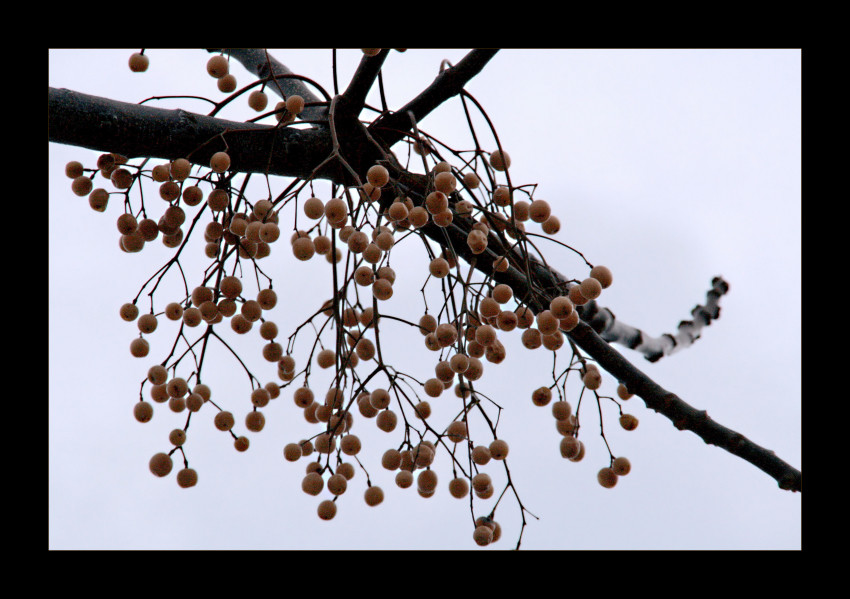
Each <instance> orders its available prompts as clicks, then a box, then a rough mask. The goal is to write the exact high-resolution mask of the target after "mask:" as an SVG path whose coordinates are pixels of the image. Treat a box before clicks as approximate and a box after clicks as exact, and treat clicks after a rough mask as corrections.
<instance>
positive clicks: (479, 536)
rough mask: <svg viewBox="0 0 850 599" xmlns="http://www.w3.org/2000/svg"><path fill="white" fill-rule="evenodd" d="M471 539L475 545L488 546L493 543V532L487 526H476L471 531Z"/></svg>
mask: <svg viewBox="0 0 850 599" xmlns="http://www.w3.org/2000/svg"><path fill="white" fill-rule="evenodd" d="M472 539H473V540H474V541H475V544H476V545H480V546H482V547H483V546H485V545H489V544H490V543H492V542H493V530H492V529H491V528H490V527H489V526H478V527H476V528H475V530H474V531H472Z"/></svg>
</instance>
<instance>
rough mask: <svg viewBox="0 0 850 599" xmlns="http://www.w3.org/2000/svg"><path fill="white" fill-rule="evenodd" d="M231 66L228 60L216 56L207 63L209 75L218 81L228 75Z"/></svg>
mask: <svg viewBox="0 0 850 599" xmlns="http://www.w3.org/2000/svg"><path fill="white" fill-rule="evenodd" d="M229 70H230V69H229V65H228V62H227V58H225V57H224V56H221V55H220V54H219V55H216V56H213V57H211V58H210V59H209V60H208V61H207V73H209V74H210V76H211V77H215V78H216V79H220V78H222V77H224V76H225V75H227V73H228V72H229Z"/></svg>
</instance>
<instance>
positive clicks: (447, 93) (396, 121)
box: [369, 49, 498, 147]
mask: <svg viewBox="0 0 850 599" xmlns="http://www.w3.org/2000/svg"><path fill="white" fill-rule="evenodd" d="M496 52H498V50H497V49H496V50H493V49H489V50H472V51H471V52H470V53H469V54H467V55H466V56H464V57H463V59H462V60H461V61H460V62H459V63H457V64H456V65H455V66H453V67H449V68H448V69H446V70H444V71H442V72H441V73H440V74H439V75H437V78H436V79H434V82H433V83H432V84H431V85H429V86H428V87H427V88H425V90H424V91H423V92H422V93H421V94H419V95H418V96H416V97H415V98H414V99H413V100H411V101H410V102H408V103H407V104H405V105H404V107H402V108H401V109H399V110H397V111H396V112H393V113H390V114H388V115H384V116H381V117H379V118H378V119H376V120H375V122H373V123H372V124H371V125H370V126H369V132H370V133H372V134H373V135H376V136H379V137H381V138H382V139H383V140H384V142H385V143H386V144H387V147H392V146H393V145H394V144H395V143H396V142H398V141H400V140H401V139H403V138H404V136H405V135H406V134H407V132H408V131H410V129H411V122H410V116H409V115H408V114H407V113H408V111H409V112H411V113H413V116H414V118H415V119H416V122H421V121H422V119H424V118H425V117H426V116H428V115H429V114H430V113H431V112H432V111H433V110H434V109H435V108H437V107H438V106H440V105H441V104H442V103H443V102H445V101H446V100H448V99H449V98H451V97H453V96H456V95H457V94H459V93H460V92H461V90H462V89H463V86H464V85H466V84H467V83H468V82H469V80H470V79H472V78H473V77H475V76H476V75H477V74H478V73H480V72H481V69H483V68H484V66H485V65H486V64H487V63H488V62H489V61H490V59H491V58H493V56H495V55H496Z"/></svg>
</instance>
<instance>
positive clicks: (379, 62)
mask: <svg viewBox="0 0 850 599" xmlns="http://www.w3.org/2000/svg"><path fill="white" fill-rule="evenodd" d="M389 53H390V51H389V49H387V48H384V49H383V50H381V51H380V52H379V53H378V54H377V55H376V56H366V55H364V56H363V58H362V59H361V60H360V64H359V65H357V71H355V72H354V76H353V77H352V78H351V81H350V82H349V84H348V87H347V88H346V90H345V91H344V92H343V93H342V96H341V97H340V99H339V105H338V106H337V110H338V112H337V114H339V115H340V117H342V118H346V117H352V118H356V117H357V116H358V115H359V114H360V113H361V112H362V111H363V105H364V104H365V103H366V95H367V94H368V93H369V90H370V89H372V86H373V85H374V84H375V80H376V79H377V78H378V73H380V72H381V67H382V66H383V64H384V60H386V58H387V55H388V54H389Z"/></svg>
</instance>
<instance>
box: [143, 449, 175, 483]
mask: <svg viewBox="0 0 850 599" xmlns="http://www.w3.org/2000/svg"><path fill="white" fill-rule="evenodd" d="M148 466H149V467H150V471H151V472H153V473H154V474H155V475H156V476H160V477H162V476H168V473H169V472H171V469H172V468H173V467H174V463H173V462H172V461H171V456H169V455H168V454H167V453H157V454H155V455H154V456H153V457H152V458H151V460H150V462H149V463H148Z"/></svg>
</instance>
